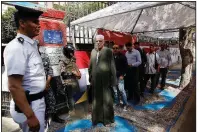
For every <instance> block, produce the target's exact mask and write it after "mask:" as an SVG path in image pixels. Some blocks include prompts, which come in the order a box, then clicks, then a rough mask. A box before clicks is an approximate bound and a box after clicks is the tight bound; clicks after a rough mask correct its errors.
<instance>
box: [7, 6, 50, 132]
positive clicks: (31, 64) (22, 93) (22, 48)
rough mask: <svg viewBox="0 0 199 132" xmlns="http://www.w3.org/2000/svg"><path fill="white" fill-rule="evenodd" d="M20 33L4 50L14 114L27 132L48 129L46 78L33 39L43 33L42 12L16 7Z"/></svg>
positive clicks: (12, 113) (11, 105)
mask: <svg viewBox="0 0 199 132" xmlns="http://www.w3.org/2000/svg"><path fill="white" fill-rule="evenodd" d="M15 8H16V9H17V10H18V11H17V12H15V14H14V17H15V23H16V27H17V36H16V37H15V38H14V39H13V40H12V41H11V42H10V43H8V45H7V46H6V48H5V51H4V62H5V69H6V70H5V71H6V73H7V77H8V87H9V90H10V93H11V95H12V98H13V100H11V103H10V114H11V116H12V118H13V120H14V121H15V122H16V123H18V124H19V126H20V127H21V129H22V130H23V132H29V131H34V132H38V131H39V132H44V129H45V119H44V118H45V107H46V105H45V101H44V92H43V91H44V89H45V87H46V77H45V72H44V67H43V64H42V59H41V57H40V54H39V52H38V49H37V43H35V41H34V40H33V38H34V37H35V36H37V35H39V31H40V25H39V16H40V15H41V14H42V13H43V12H42V11H36V10H34V9H27V8H25V7H19V6H15Z"/></svg>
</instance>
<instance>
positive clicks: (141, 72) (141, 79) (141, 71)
mask: <svg viewBox="0 0 199 132" xmlns="http://www.w3.org/2000/svg"><path fill="white" fill-rule="evenodd" d="M144 75H145V68H144V66H140V67H139V88H140V93H144V91H145V89H144V87H143V84H144Z"/></svg>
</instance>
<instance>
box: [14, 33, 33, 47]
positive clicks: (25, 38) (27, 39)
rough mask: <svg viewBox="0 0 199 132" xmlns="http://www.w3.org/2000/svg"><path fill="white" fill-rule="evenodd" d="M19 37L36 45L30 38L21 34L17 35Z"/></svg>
mask: <svg viewBox="0 0 199 132" xmlns="http://www.w3.org/2000/svg"><path fill="white" fill-rule="evenodd" d="M19 37H22V38H23V39H24V40H25V41H27V42H28V43H30V44H35V41H34V40H33V39H31V38H29V37H28V36H26V35H23V34H21V33H17V38H19Z"/></svg>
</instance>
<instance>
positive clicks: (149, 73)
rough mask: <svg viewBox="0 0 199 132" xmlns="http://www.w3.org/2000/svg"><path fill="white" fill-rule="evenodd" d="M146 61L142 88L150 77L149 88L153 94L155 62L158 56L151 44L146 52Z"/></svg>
mask: <svg viewBox="0 0 199 132" xmlns="http://www.w3.org/2000/svg"><path fill="white" fill-rule="evenodd" d="M146 56H147V63H146V69H145V76H144V84H143V85H142V89H145V88H146V85H147V82H148V80H149V79H151V88H150V91H149V92H150V93H152V94H153V92H154V90H155V85H156V73H157V71H158V69H157V67H156V63H158V62H159V56H158V54H157V53H155V49H154V46H153V45H150V51H149V53H147V55H146Z"/></svg>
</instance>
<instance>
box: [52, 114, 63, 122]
mask: <svg viewBox="0 0 199 132" xmlns="http://www.w3.org/2000/svg"><path fill="white" fill-rule="evenodd" d="M52 121H54V122H58V123H65V120H63V119H61V118H59V117H58V116H57V115H53V117H52Z"/></svg>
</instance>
